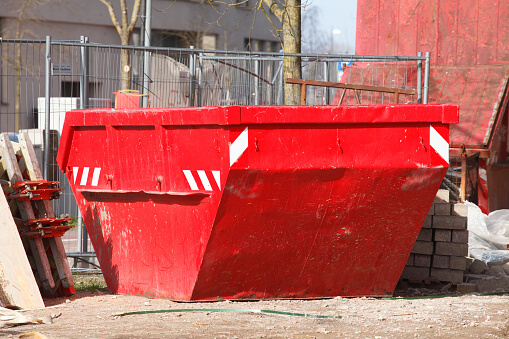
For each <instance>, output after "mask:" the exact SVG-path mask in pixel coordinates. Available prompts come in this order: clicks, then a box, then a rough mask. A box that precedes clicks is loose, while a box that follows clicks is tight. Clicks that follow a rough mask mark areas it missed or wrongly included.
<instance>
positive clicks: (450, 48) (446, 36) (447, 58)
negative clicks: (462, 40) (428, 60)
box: [433, 0, 459, 65]
mask: <svg viewBox="0 0 509 339" xmlns="http://www.w3.org/2000/svg"><path fill="white" fill-rule="evenodd" d="M458 1H459V0H454V1H442V2H440V11H439V12H438V22H439V32H438V33H439V38H438V41H437V44H438V46H439V47H438V49H439V52H438V56H437V58H436V59H435V60H433V62H434V63H437V64H439V65H452V64H455V63H456V52H457V47H458Z"/></svg>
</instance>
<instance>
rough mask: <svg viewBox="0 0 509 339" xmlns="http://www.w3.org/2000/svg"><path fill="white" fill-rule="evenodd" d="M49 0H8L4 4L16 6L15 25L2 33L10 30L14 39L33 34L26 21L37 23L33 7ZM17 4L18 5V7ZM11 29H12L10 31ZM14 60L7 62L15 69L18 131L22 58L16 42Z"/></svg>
mask: <svg viewBox="0 0 509 339" xmlns="http://www.w3.org/2000/svg"><path fill="white" fill-rule="evenodd" d="M49 1H50V0H23V1H22V2H21V4H20V2H18V1H14V0H13V1H9V2H8V3H6V4H4V5H7V6H12V7H14V6H16V7H14V8H17V9H16V10H15V12H16V13H17V19H16V25H15V26H14V25H13V26H14V27H7V28H4V29H3V34H6V35H8V32H9V31H11V34H13V35H14V37H15V39H17V40H19V39H23V38H24V37H25V35H28V36H34V34H33V33H32V32H30V30H29V29H27V27H29V25H27V23H28V22H32V23H34V22H35V23H37V22H38V20H37V18H36V15H34V14H33V9H34V8H35V7H36V6H38V5H44V4H47V3H49ZM18 6H19V7H18ZM12 30H14V31H13V32H12ZM14 51H15V52H14V53H15V56H14V58H13V59H14V60H10V61H9V62H12V63H13V66H14V70H15V71H16V88H15V96H14V130H15V131H18V130H19V129H20V128H21V121H20V117H21V72H22V70H23V67H22V58H21V44H20V43H16V44H15V47H14Z"/></svg>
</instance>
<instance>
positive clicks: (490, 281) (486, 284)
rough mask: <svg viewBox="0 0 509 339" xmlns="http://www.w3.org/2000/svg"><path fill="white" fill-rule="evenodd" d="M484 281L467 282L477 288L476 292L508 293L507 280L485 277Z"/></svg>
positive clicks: (508, 283)
mask: <svg viewBox="0 0 509 339" xmlns="http://www.w3.org/2000/svg"><path fill="white" fill-rule="evenodd" d="M483 278H484V279H476V280H469V283H472V284H475V285H476V286H477V291H478V292H481V293H484V292H506V291H509V278H507V277H491V276H486V277H483Z"/></svg>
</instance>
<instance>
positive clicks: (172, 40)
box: [151, 31, 198, 48]
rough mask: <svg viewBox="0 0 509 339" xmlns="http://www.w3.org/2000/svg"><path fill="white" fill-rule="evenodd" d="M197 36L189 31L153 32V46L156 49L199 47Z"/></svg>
mask: <svg viewBox="0 0 509 339" xmlns="http://www.w3.org/2000/svg"><path fill="white" fill-rule="evenodd" d="M197 36H198V35H197V34H196V33H195V32H187V31H152V41H151V45H152V46H155V47H176V48H189V47H190V46H198V39H197Z"/></svg>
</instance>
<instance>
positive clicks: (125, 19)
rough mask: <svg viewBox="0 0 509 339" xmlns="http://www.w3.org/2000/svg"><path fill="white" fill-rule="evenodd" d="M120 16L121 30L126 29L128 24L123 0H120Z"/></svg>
mask: <svg viewBox="0 0 509 339" xmlns="http://www.w3.org/2000/svg"><path fill="white" fill-rule="evenodd" d="M120 17H121V18H122V30H123V29H126V28H127V26H129V24H128V23H127V6H126V4H125V0H120Z"/></svg>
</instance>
